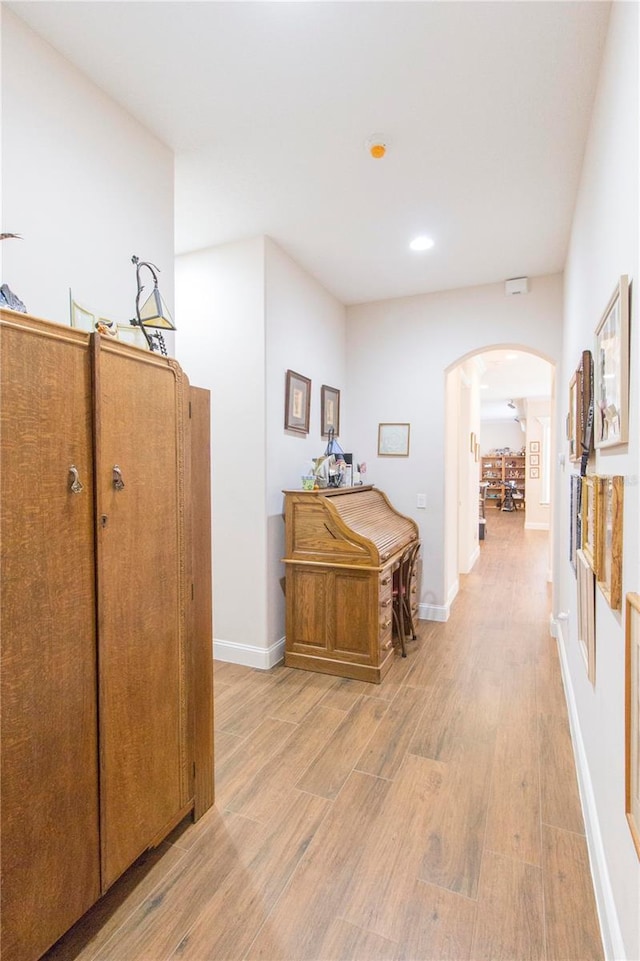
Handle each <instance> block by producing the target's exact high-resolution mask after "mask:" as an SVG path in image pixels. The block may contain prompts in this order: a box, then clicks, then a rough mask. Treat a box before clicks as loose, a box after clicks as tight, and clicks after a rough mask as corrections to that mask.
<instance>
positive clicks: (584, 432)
mask: <svg viewBox="0 0 640 961" xmlns="http://www.w3.org/2000/svg"><path fill="white" fill-rule="evenodd" d="M576 380H577V387H578V415H577V416H578V430H577V435H578V447H579V449H580V454H581V456H584V455H585V454H587V455H588V454H589V453H590V452H591V451H592V450H593V356H592V354H591V351H590V350H583V351H582V357H581V358H580V366H579V367H578V369H577V371H576ZM589 414H591V418H590V417H589ZM589 424H590V426H589Z"/></svg>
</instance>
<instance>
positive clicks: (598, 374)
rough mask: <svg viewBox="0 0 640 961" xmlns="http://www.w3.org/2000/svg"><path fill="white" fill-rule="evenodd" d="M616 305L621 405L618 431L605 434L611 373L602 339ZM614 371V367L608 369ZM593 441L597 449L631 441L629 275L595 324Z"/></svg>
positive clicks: (617, 359) (618, 389)
mask: <svg viewBox="0 0 640 961" xmlns="http://www.w3.org/2000/svg"><path fill="white" fill-rule="evenodd" d="M616 308H617V309H618V311H619V317H618V322H619V332H618V336H617V343H616V344H615V345H614V357H613V364H614V368H617V371H618V375H619V383H618V385H617V392H616V393H617V394H618V395H619V404H620V408H619V410H618V415H619V431H618V433H617V434H615V435H614V436H613V437H605V436H603V434H604V419H603V410H604V407H605V405H606V396H607V392H606V387H607V384H606V381H607V380H608V379H609V376H608V375H606V374H605V367H604V360H605V357H604V356H603V341H604V339H605V338H604V335H605V333H606V328H607V324H608V322H609V320H610V318H611V317H612V316H613V315H614V312H615V310H616ZM609 374H611V371H609ZM593 379H594V431H593V434H594V443H595V446H596V448H597V449H600V448H607V447H621V446H622V445H623V444H627V443H628V441H629V278H628V277H627V276H626V274H625V275H624V276H622V277H621V278H620V280H619V282H618V284H617V286H616V289H615V290H614V292H613V294H612V295H611V298H610V300H609V303H608V304H607V307H606V309H605V312H604V314H603V315H602V319H601V320H600V323H599V324H598V326H597V327H596V347H595V354H594V378H593Z"/></svg>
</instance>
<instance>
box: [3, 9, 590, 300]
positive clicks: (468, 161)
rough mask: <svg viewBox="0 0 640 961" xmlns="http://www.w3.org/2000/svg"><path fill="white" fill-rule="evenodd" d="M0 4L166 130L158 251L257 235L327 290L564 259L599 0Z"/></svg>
mask: <svg viewBox="0 0 640 961" xmlns="http://www.w3.org/2000/svg"><path fill="white" fill-rule="evenodd" d="M6 6H8V7H10V8H11V9H12V10H13V11H14V12H15V13H17V14H18V15H19V16H20V17H22V18H23V19H24V20H25V21H26V22H27V23H28V24H29V25H30V26H31V27H32V28H33V29H34V30H35V31H36V32H38V33H40V34H41V35H42V36H43V37H44V38H45V39H46V40H48V41H49V42H50V43H51V44H52V45H53V46H54V47H56V48H57V49H58V50H60V51H61V52H62V53H63V54H64V56H65V57H67V59H68V60H70V61H71V62H72V63H74V64H75V65H77V66H78V67H79V68H80V69H81V70H82V71H83V72H84V73H85V74H87V75H88V76H89V77H90V78H92V79H93V81H94V82H95V83H96V84H97V85H98V86H100V87H101V88H102V89H103V90H105V91H106V92H107V93H108V94H109V95H110V96H111V97H113V98H114V99H115V100H116V101H118V102H119V103H121V104H122V105H123V106H124V107H125V108H126V109H127V110H129V111H130V113H132V114H133V115H134V116H135V117H137V118H138V119H139V120H140V121H141V122H142V123H144V124H145V125H146V126H147V127H149V128H150V129H151V130H152V131H153V132H154V133H155V134H156V135H157V136H158V137H159V138H160V139H161V140H162V141H164V142H165V143H166V144H168V145H170V146H171V147H172V148H173V149H174V150H175V152H176V251H177V252H179V253H180V252H184V251H188V250H193V249H197V248H202V247H206V246H210V245H215V244H221V243H226V242H229V241H235V240H240V239H243V238H247V237H252V236H256V235H258V234H268V235H269V236H271V237H273V238H274V240H276V242H278V243H279V244H280V245H281V246H282V247H283V248H284V249H285V250H286V251H287V252H288V253H289V254H290V255H291V256H292V257H293V258H294V259H295V260H296V261H297V262H298V263H300V264H301V265H302V266H303V267H304V268H305V269H306V270H307V271H308V272H309V273H311V274H312V275H314V276H315V277H316V278H317V279H318V280H319V281H320V282H321V283H322V284H323V285H324V286H325V287H326V288H327V289H328V290H330V291H331V292H332V293H333V294H334V295H335V296H337V297H338V298H339V299H340V300H341V301H343V302H344V303H347V304H352V303H358V302H365V301H373V300H380V299H387V298H391V297H396V296H403V295H409V294H415V293H422V292H429V291H433V290H445V289H450V288H455V287H462V286H469V285H473V284H481V283H492V282H496V281H501V280H504V279H506V278H508V277H514V276H515V277H517V276H523V275H529V276H534V275H537V274H545V273H552V272H556V271H560V270H562V268H563V266H564V261H565V255H566V249H567V243H568V237H569V229H570V223H571V216H572V211H573V204H574V199H575V195H576V190H577V185H578V179H579V175H580V168H581V162H582V156H583V150H584V143H585V136H586V131H587V127H588V122H589V117H590V111H591V106H592V102H593V96H594V91H595V84H596V78H597V73H598V68H599V63H600V58H601V53H602V46H603V42H604V37H605V33H606V27H607V19H608V13H609V4H608V3H600V2H591V0H587V2H551V3H548V2H542V0H534V2H497V3H494V2H471V3H468V2H451V3H447V2H414V3H402V2H395V0H391V2H372V3H368V2H362V3H360V2H293V3H289V2H259V3H254V2H247V3H244V2H237V3H234V2H211V0H203V2H155V0H151V2H110V0H101V2H91V0H89V2H81V3H78V2H66V0H44V2H38V3H33V2H10V3H8V4H6ZM376 132H381V133H383V134H384V135H385V137H386V138H388V142H389V149H388V152H387V155H386V157H385V158H384V159H383V160H373V159H371V157H370V156H369V155H368V153H367V151H366V150H365V146H364V144H365V141H366V140H367V139H368V138H369V137H370V135H372V134H374V133H376ZM418 233H427V234H429V235H431V236H432V237H433V239H434V240H435V246H434V248H433V249H432V250H431V251H429V252H427V253H421V254H416V253H411V252H410V251H409V250H408V246H407V245H408V243H409V240H410V239H411V238H412V237H413V236H415V235H416V234H418Z"/></svg>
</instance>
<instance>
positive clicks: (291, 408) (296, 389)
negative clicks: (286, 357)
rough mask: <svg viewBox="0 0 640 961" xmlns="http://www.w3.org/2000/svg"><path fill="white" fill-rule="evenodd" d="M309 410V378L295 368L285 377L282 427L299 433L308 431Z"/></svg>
mask: <svg viewBox="0 0 640 961" xmlns="http://www.w3.org/2000/svg"><path fill="white" fill-rule="evenodd" d="M310 410H311V380H310V379H309V378H308V377H305V376H304V375H303V374H298V373H296V371H295V370H288V371H287V373H286V377H285V395H284V428H285V430H292V431H296V432H297V433H299V434H308V433H309V412H310Z"/></svg>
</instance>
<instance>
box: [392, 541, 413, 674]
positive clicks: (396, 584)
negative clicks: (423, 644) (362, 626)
mask: <svg viewBox="0 0 640 961" xmlns="http://www.w3.org/2000/svg"><path fill="white" fill-rule="evenodd" d="M419 550H420V541H414V542H413V543H412V544H410V545H409V547H407V549H406V550H405V552H404V554H403V555H402V558H401V560H400V563H399V565H398V567H397V569H396V570H395V571H394V574H393V589H392V595H393V623H394V627H395V629H396V634H397V635H398V639H399V641H400V647H401V650H402V656H403V657H406V656H407V648H406V645H405V638H406V637H407V635H409V636H410V637H411V639H412V640H414V641H415V640H416V630H415V625H414V623H413V612H412V610H411V584H412V582H413V574H414V571H415V566H416V560H417V557H418V552H419Z"/></svg>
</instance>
